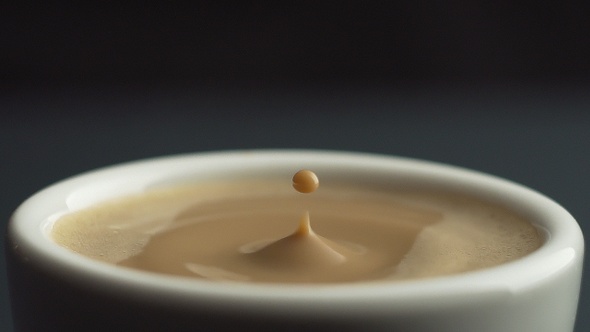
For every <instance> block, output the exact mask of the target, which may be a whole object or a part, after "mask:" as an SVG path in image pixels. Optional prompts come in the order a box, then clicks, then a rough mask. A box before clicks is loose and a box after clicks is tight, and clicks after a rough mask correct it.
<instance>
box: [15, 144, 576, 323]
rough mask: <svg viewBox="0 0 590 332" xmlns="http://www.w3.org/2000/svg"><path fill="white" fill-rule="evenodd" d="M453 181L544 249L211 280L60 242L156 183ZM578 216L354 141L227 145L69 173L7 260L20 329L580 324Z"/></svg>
mask: <svg viewBox="0 0 590 332" xmlns="http://www.w3.org/2000/svg"><path fill="white" fill-rule="evenodd" d="M300 168H308V169H312V170H315V171H317V172H321V174H322V178H323V179H329V180H330V181H338V180H339V179H340V180H343V179H346V181H348V182H350V181H353V182H354V181H358V183H363V184H374V185H379V186H388V185H391V186H395V185H399V184H403V185H411V186H416V187H425V188H433V189H444V190H450V191H454V192H460V193H464V194H468V195H473V196H476V197H479V198H482V199H485V200H488V201H491V202H494V203H499V204H502V205H504V206H506V207H508V208H510V209H512V210H514V211H516V212H517V213H519V214H521V215H523V216H524V217H526V218H528V219H529V220H532V221H533V222H534V224H535V225H536V226H538V227H539V228H540V229H543V230H544V232H545V233H546V238H545V240H544V243H543V245H542V246H541V248H539V249H538V250H536V251H535V252H533V253H531V254H529V255H528V256H526V257H524V258H521V259H518V260H516V261H513V262H509V263H506V264H502V265H500V266H497V267H493V268H488V269H484V270H479V271H473V272H468V273H461V274H456V275H452V276H446V277H437V278H430V279H423V280H413V281H405V282H392V283H385V282H382V283H362V282H361V283H354V284H334V285H263V284H247V283H216V282H209V281H205V280H196V279H195V280H193V279H187V278H180V277H171V276H164V275H158V274H151V273H146V272H141V271H135V270H130V269H125V268H120V267H117V266H113V265H109V264H105V263H101V262H97V261H93V260H91V259H88V258H85V257H82V256H80V255H77V254H75V253H73V252H70V251H68V250H66V249H64V248H62V247H60V246H59V245H57V244H55V243H54V242H52V241H51V239H50V237H49V236H48V234H49V232H50V226H49V225H50V224H51V223H50V221H51V220H52V218H55V216H56V215H59V214H63V213H64V212H67V211H74V210H77V209H80V208H83V207H85V206H89V205H92V204H94V203H98V202H100V201H103V200H105V199H111V198H115V197H118V196H123V195H127V194H132V193H139V192H142V191H145V190H147V189H149V188H153V187H158V186H167V185H174V184H180V183H185V182H187V181H199V180H205V179H206V180H212V179H238V178H261V177H268V176H274V177H276V176H281V177H284V178H287V179H290V177H291V176H292V174H293V173H294V172H295V171H297V170H298V169H300ZM583 245H584V242H583V237H582V233H581V230H580V228H579V226H578V224H577V223H576V222H575V220H574V219H573V218H572V216H571V215H570V214H569V213H568V212H567V211H566V210H564V209H563V208H562V207H561V206H559V205H558V204H557V203H555V202H554V201H552V200H550V199H549V198H547V197H545V196H543V195H542V194H539V193H537V192H535V191H533V190H531V189H528V188H525V187H523V186H521V185H518V184H515V183H512V182H510V181H507V180H503V179H500V178H497V177H494V176H490V175H486V174H482V173H479V172H476V171H470V170H466V169H462V168H458V167H453V166H448V165H441V164H437V163H432V162H427V161H420V160H413V159H407V158H399V157H393V156H380V155H371V154H363V153H351V152H331V151H309V150H253V151H222V152H212V153H197V154H187V155H178V156H169V157H161V158H155V159H150V160H143V161H138V162H132V163H127V164H122V165H116V166H112V167H108V168H104V169H100V170H96V171H92V172H88V173H85V174H82V175H78V176H75V177H72V178H70V179H66V180H64V181H62V182H59V183H57V184H54V185H52V186H50V187H48V188H46V189H44V190H42V191H40V192H38V193H37V194H35V195H34V196H32V197H31V198H29V199H28V200H26V201H25V202H24V203H23V204H22V205H21V206H20V207H18V209H17V210H16V211H15V213H14V214H13V216H12V218H11V220H10V223H9V229H8V241H7V246H8V247H7V251H6V252H7V262H8V277H9V288H10V298H11V304H12V312H13V317H14V324H15V328H16V331H109V330H114V331H249V330H252V331H253V330H256V331H259V330H283V331H284V330H286V331H289V330H293V331H295V330H297V331H320V330H321V331H326V330H327V329H328V330H336V331H381V330H387V331H416V332H423V331H438V332H443V331H449V332H451V331H452V332H461V331H465V332H467V331H469V332H472V331H478V332H486V331H487V332H492V331H494V332H499V331H501V332H509V331H515V332H516V331H518V332H525V331H534V332H542V331H546V332H565V331H572V330H573V326H574V321H575V316H576V309H577V304H578V296H579V291H580V281H581V272H582V259H583Z"/></svg>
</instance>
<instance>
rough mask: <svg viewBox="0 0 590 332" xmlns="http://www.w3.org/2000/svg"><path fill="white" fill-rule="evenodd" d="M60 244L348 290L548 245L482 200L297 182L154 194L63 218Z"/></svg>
mask: <svg viewBox="0 0 590 332" xmlns="http://www.w3.org/2000/svg"><path fill="white" fill-rule="evenodd" d="M51 236H52V237H53V239H54V240H55V241H56V242H57V243H58V244H60V245H62V246H64V247H66V248H69V249H70V250H72V251H75V252H77V253H80V254H82V255H85V256H88V257H90V258H93V259H97V260H100V261H104V262H109V263H113V264H118V265H120V266H125V267H129V268H134V269H140V270H145V271H149V272H156V273H163V274H170V275H178V276H185V277H194V278H205V279H210V280H218V281H234V282H270V283H343V282H358V281H388V280H406V279H415V278H427V277H434V276H442V275H449V274H456V273H461V272H465V271H472V270H478V269H483V268H487V267H492V266H495V265H498V264H502V263H505V262H509V261H512V260H515V259H518V258H520V257H523V256H525V255H527V254H528V253H530V252H532V251H534V250H535V249H537V248H538V247H539V246H540V245H541V243H542V241H543V239H542V236H540V234H539V232H538V231H537V229H536V228H535V227H534V226H533V225H532V224H531V223H530V222H529V221H527V220H525V219H523V218H521V217H519V216H518V215H517V214H515V213H513V212H511V211H510V210H508V209H505V208H503V207H500V206H497V205H493V204H489V203H486V202H482V201H479V200H476V199H474V198H471V197H466V196H461V195H456V194H450V193H441V192H419V191H411V190H399V191H395V190H383V189H381V190H379V189H376V188H369V187H367V188H362V187H359V186H345V185H330V184H328V185H325V184H324V185H322V187H321V188H319V189H318V190H317V191H316V192H314V193H312V194H301V193H298V192H295V191H294V190H293V188H292V187H291V186H290V183H288V182H282V181H267V182H264V181H256V182H246V181H234V182H231V183H210V184H199V185H193V186H186V187H175V188H162V189H154V190H150V191H148V192H145V193H142V194H139V195H135V196H129V197H126V198H121V199H117V200H113V201H110V202H106V203H101V204H97V205H95V206H92V207H90V208H87V209H84V210H80V211H76V212H72V213H69V214H66V215H64V216H62V217H61V218H60V219H59V220H57V221H56V222H55V223H54V225H53V229H52V232H51Z"/></svg>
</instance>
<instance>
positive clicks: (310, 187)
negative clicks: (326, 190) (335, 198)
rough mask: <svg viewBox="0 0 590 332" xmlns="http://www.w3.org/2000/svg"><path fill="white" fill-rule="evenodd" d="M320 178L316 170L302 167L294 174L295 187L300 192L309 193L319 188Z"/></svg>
mask: <svg viewBox="0 0 590 332" xmlns="http://www.w3.org/2000/svg"><path fill="white" fill-rule="evenodd" d="M319 186H320V180H319V179H318V176H317V175H315V173H314V172H312V171H309V170H306V169H302V170H300V171H299V172H297V173H295V175H293V188H295V190H297V191H298V192H300V193H304V194H309V193H312V192H314V191H316V190H317V189H318V187H319Z"/></svg>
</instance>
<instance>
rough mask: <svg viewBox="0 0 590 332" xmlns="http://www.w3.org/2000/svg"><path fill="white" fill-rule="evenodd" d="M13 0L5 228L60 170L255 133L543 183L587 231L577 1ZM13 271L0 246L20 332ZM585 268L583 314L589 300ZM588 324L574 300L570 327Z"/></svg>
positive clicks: (5, 37)
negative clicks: (287, 0) (145, 1)
mask: <svg viewBox="0 0 590 332" xmlns="http://www.w3.org/2000/svg"><path fill="white" fill-rule="evenodd" d="M3 6H4V7H3V8H1V10H0V110H1V111H2V112H1V113H0V114H1V115H0V116H1V118H0V156H1V158H2V159H1V163H0V181H1V182H0V185H1V188H2V189H1V190H0V218H1V220H3V222H2V223H3V224H2V227H1V228H0V229H1V231H0V232H1V234H0V235H2V241H3V240H4V232H5V225H4V223H5V222H6V221H7V220H8V219H9V216H10V214H11V213H12V211H13V210H14V209H15V208H16V207H17V206H18V204H19V203H20V202H22V201H23V200H24V199H26V198H27V197H28V196H30V195H31V194H33V193H34V192H35V191H37V190H39V189H41V188H43V187H45V186H47V185H49V184H51V183H53V182H55V181H58V180H61V179H63V178H65V177H68V176H71V175H74V174H77V173H80V172H83V171H87V170H90V169H95V168H97V167H101V166H106V165H110V164H113V163H119V162H124V161H129V160H135V159H140V158H146V157H153V156H160V155H169V154H176V153H185V152H198V151H210V150H219V149H251V148H321V149H336V150H352V151H364V152H375V153H384V154H393V155H401V156H408V157H415V158H423V159H429V160H434V161H439V162H445V163H450V164H454V165H459V166H464V167H468V168H473V169H477V170H481V171H484V172H488V173H491V174H495V175H499V176H502V177H505V178H508V179H511V180H514V181H517V182H520V183H522V184H524V185H527V186H529V187H532V188H534V189H537V190H539V191H541V192H543V193H545V194H546V195H548V196H549V197H551V198H553V199H555V200H556V201H557V202H559V203H561V204H562V205H563V206H564V207H565V208H566V209H568V210H569V211H570V212H571V213H572V214H573V215H574V217H576V219H577V220H578V221H579V222H580V224H581V226H582V228H583V230H584V232H585V233H586V234H588V233H589V230H590V210H589V209H588V203H587V201H588V196H589V195H588V194H589V193H590V189H589V188H590V176H589V175H588V169H590V157H589V155H588V151H589V150H590V112H589V111H590V93H589V91H590V90H589V88H590V60H589V59H590V42H588V41H589V39H588V36H589V32H590V23H589V22H588V20H587V17H588V15H587V13H588V12H587V8H584V7H582V5H572V4H571V2H568V3H567V4H566V3H560V4H550V3H544V4H538V3H537V4H535V6H526V5H522V4H520V5H519V4H514V3H513V2H503V1H499V2H498V1H497V2H493V3H489V4H488V3H487V2H486V3H484V2H482V1H448V2H436V3H429V4H428V5H420V4H415V3H414V2H413V1H412V2H410V1H408V2H403V1H398V2H391V1H388V2H371V3H370V4H364V3H362V2H338V6H331V5H329V4H327V3H325V2H324V3H322V4H315V3H305V2H298V3H296V4H284V3H280V4H279V3H277V4H270V5H260V4H253V3H239V4H238V3H231V2H229V3H228V2H213V1H210V2H209V1H196V2H191V3H182V4H160V5H157V7H155V6H145V5H143V6H138V5H135V4H133V3H131V2H125V3H124V4H117V5H106V4H93V5H89V4H84V5H80V4H78V5H74V6H65V5H48V4H45V3H31V2H19V3H18V4H12V5H3ZM586 266H588V264H586ZM4 269H5V267H4V259H3V255H0V270H2V271H0V331H11V327H10V326H11V324H10V316H9V309H8V308H9V307H8V295H7V288H6V287H7V286H6V279H5V273H4ZM586 271H588V267H586ZM585 280H586V282H584V290H583V292H582V297H581V307H580V312H581V313H585V312H588V310H590V299H589V296H590V295H589V293H590V289H589V287H590V286H588V284H589V283H590V280H589V277H588V273H586V274H585ZM555 310H559V308H556V309H555ZM589 326H590V318H587V317H585V315H584V314H580V315H579V317H578V326H577V329H576V331H579V332H581V331H587V330H588V327H589Z"/></svg>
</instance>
